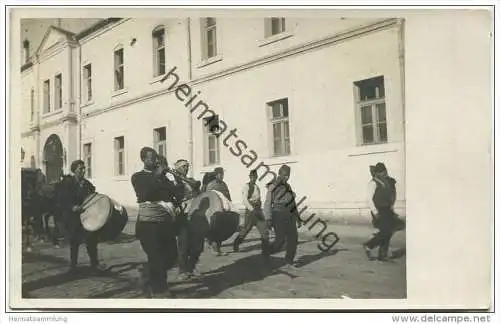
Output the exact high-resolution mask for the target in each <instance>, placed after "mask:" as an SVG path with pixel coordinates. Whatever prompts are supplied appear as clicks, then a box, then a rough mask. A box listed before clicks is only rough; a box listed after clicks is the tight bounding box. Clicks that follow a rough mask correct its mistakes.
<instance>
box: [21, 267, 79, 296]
mask: <svg viewBox="0 0 500 324" xmlns="http://www.w3.org/2000/svg"><path fill="white" fill-rule="evenodd" d="M86 277H87V274H86V271H83V269H78V271H77V272H75V273H72V274H69V273H67V272H62V273H58V274H55V275H52V276H48V277H43V278H40V279H37V280H33V281H28V282H25V283H23V285H22V295H23V298H29V297H26V296H28V295H29V294H28V293H29V292H30V291H33V290H38V289H42V288H46V287H54V286H58V285H63V284H66V283H68V282H71V281H74V280H79V279H83V278H86Z"/></svg>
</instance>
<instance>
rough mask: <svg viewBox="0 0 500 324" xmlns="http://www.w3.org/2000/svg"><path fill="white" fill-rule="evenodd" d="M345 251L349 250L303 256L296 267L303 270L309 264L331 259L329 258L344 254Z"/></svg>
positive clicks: (342, 249) (334, 250) (335, 250)
mask: <svg viewBox="0 0 500 324" xmlns="http://www.w3.org/2000/svg"><path fill="white" fill-rule="evenodd" d="M344 251H348V249H344V248H341V249H333V250H331V251H326V252H323V251H322V252H320V253H316V254H307V255H301V256H300V257H299V258H298V259H297V261H296V266H297V267H298V268H302V267H304V266H306V265H308V264H311V263H313V262H316V261H318V260H321V259H323V258H326V257H329V256H334V255H337V254H338V253H339V252H344Z"/></svg>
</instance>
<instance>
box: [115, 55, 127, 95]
mask: <svg viewBox="0 0 500 324" xmlns="http://www.w3.org/2000/svg"><path fill="white" fill-rule="evenodd" d="M123 60H124V58H123V48H120V49H117V50H116V51H115V91H117V90H122V89H123V88H124V87H125V83H124V81H125V70H124V65H123V62H124V61H123Z"/></svg>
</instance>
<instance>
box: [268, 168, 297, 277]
mask: <svg viewBox="0 0 500 324" xmlns="http://www.w3.org/2000/svg"><path fill="white" fill-rule="evenodd" d="M289 178H290V167H289V166H288V165H282V166H281V167H280V169H279V171H278V177H277V179H276V180H275V181H273V182H271V183H269V184H268V186H267V194H266V200H265V202H264V218H265V219H266V221H267V222H268V224H269V226H271V225H272V226H273V227H274V230H275V233H276V237H275V239H274V242H273V243H272V244H271V246H270V248H269V251H268V252H267V253H266V254H272V253H276V252H279V251H280V250H281V249H282V247H283V245H284V244H285V241H286V255H285V261H286V263H287V265H288V266H289V267H292V268H295V266H294V258H295V254H296V253H297V244H298V232H297V226H298V225H299V223H300V218H299V214H298V211H297V205H296V202H295V193H294V192H293V190H292V188H291V186H290V184H288V179H289Z"/></svg>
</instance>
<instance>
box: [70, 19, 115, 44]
mask: <svg viewBox="0 0 500 324" xmlns="http://www.w3.org/2000/svg"><path fill="white" fill-rule="evenodd" d="M122 19H123V18H106V19H103V20H101V21H98V22H97V23H95V24H94V25H92V26H90V27H89V28H87V29H84V30H82V31H81V32H79V33H78V34H76V35H75V39H76V40H77V41H79V40H81V39H82V38H85V37H87V36H89V35H91V34H93V33H95V32H97V31H99V30H100V29H102V28H104V27H106V26H107V25H110V24H112V23H115V22H117V21H120V20H122Z"/></svg>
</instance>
